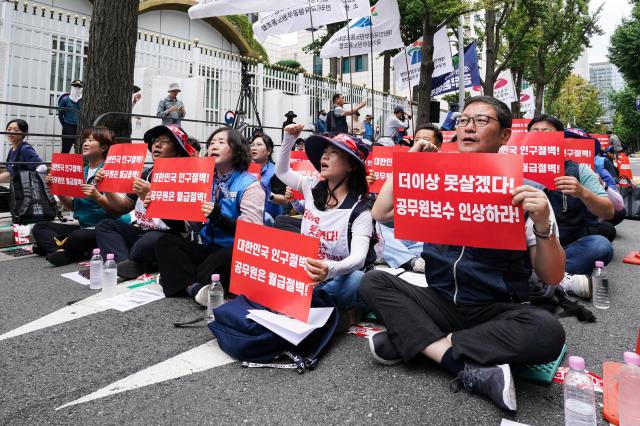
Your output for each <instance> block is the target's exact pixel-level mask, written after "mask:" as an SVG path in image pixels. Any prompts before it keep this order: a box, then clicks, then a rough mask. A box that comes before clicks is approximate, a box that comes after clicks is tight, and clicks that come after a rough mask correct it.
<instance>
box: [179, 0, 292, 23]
mask: <svg viewBox="0 0 640 426" xmlns="http://www.w3.org/2000/svg"><path fill="white" fill-rule="evenodd" d="M297 4H300V0H278V2H277V4H276V3H271V2H270V1H265V0H200V1H199V2H198V3H196V4H194V5H193V6H191V7H190V8H189V18H191V19H202V18H211V17H213V16H226V15H243V14H247V13H255V12H271V11H273V10H276V9H282V8H286V7H293V6H295V5H297Z"/></svg>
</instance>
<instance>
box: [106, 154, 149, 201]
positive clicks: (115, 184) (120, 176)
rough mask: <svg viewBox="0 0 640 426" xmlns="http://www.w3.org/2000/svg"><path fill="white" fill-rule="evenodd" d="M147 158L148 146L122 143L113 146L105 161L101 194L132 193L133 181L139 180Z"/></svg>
mask: <svg viewBox="0 0 640 426" xmlns="http://www.w3.org/2000/svg"><path fill="white" fill-rule="evenodd" d="M146 157H147V145H146V144H140V143H135V144H131V143H120V144H116V145H111V148H109V154H108V155H107V159H106V160H105V161H104V167H103V168H102V170H103V171H104V178H103V179H102V180H101V181H100V182H99V183H98V190H100V191H101V192H132V191H133V180H134V179H136V178H139V177H140V175H141V173H142V168H143V167H144V160H145V158H146Z"/></svg>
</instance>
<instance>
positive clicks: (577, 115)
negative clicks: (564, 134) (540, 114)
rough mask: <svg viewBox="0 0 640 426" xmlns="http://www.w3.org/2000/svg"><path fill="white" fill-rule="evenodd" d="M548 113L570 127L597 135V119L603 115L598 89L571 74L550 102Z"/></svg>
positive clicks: (598, 125)
mask: <svg viewBox="0 0 640 426" xmlns="http://www.w3.org/2000/svg"><path fill="white" fill-rule="evenodd" d="M549 113H550V114H551V115H554V116H556V117H558V118H559V119H560V121H562V122H563V123H565V124H567V123H570V124H571V126H572V127H580V128H582V129H585V130H586V131H588V132H591V133H598V132H599V131H600V129H601V127H600V124H599V123H598V119H599V118H600V117H601V116H602V114H604V109H603V108H602V105H600V102H598V89H597V88H596V87H595V86H592V85H591V84H589V83H588V82H587V80H585V79H584V78H582V77H580V76H578V75H575V74H572V75H570V76H569V77H568V78H567V79H566V81H565V82H564V84H563V85H562V88H561V89H560V93H559V95H558V96H557V97H556V98H555V99H553V101H552V102H551V105H550V108H549Z"/></svg>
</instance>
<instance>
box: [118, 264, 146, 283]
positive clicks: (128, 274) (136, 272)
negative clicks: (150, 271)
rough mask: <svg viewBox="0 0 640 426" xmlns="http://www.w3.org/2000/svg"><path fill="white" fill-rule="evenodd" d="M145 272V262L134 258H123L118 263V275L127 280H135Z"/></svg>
mask: <svg viewBox="0 0 640 426" xmlns="http://www.w3.org/2000/svg"><path fill="white" fill-rule="evenodd" d="M142 274H144V263H143V262H136V261H133V260H123V261H122V262H120V263H118V276H119V277H120V278H122V279H124V280H125V281H128V280H135V279H136V278H138V277H139V276H140V275H142Z"/></svg>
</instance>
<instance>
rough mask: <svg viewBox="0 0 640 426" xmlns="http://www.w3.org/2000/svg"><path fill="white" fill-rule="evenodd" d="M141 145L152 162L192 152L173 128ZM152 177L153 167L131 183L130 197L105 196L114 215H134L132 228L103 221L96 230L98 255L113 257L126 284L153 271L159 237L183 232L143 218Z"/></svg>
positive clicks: (177, 224)
mask: <svg viewBox="0 0 640 426" xmlns="http://www.w3.org/2000/svg"><path fill="white" fill-rule="evenodd" d="M144 141H145V142H146V143H147V147H148V148H149V151H150V152H151V155H152V157H153V160H154V161H155V160H157V159H159V158H174V157H190V156H192V154H193V153H194V152H195V150H194V149H193V148H192V147H191V145H189V144H188V143H187V134H186V133H185V132H184V131H183V130H182V129H181V128H180V127H178V126H176V125H174V124H170V125H168V126H164V125H160V126H156V127H154V128H152V129H150V130H148V131H147V132H146V133H145V134H144ZM152 175H153V166H152V167H150V168H148V169H145V170H144V171H143V172H142V175H141V177H139V178H136V179H133V182H132V189H133V192H132V193H130V194H127V195H123V194H117V193H110V192H107V193H105V196H106V197H107V200H108V202H109V206H110V207H111V208H112V209H113V210H114V211H116V212H117V213H120V214H124V213H129V212H130V211H132V210H134V211H135V219H136V224H135V225H128V224H125V223H122V222H120V221H118V220H113V219H105V220H103V221H101V222H100V223H99V224H98V225H97V226H96V240H97V242H98V247H99V248H100V251H101V252H102V253H103V255H105V254H108V253H113V255H114V260H115V261H116V263H117V264H118V276H119V277H121V278H124V279H127V280H129V279H133V278H136V277H138V276H139V275H141V274H143V273H149V272H153V271H154V270H155V269H156V258H155V254H154V253H155V252H154V250H153V245H154V244H155V242H156V241H158V239H159V238H160V237H162V236H163V235H165V234H167V233H174V234H180V233H182V232H185V225H184V222H183V221H181V220H162V219H154V218H150V217H148V216H147V209H146V207H145V205H144V199H145V197H146V196H147V195H148V194H149V192H150V190H151V184H150V182H151V178H152ZM103 176H104V174H103V172H102V171H99V172H98V173H97V174H96V179H97V180H102V178H103Z"/></svg>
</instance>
